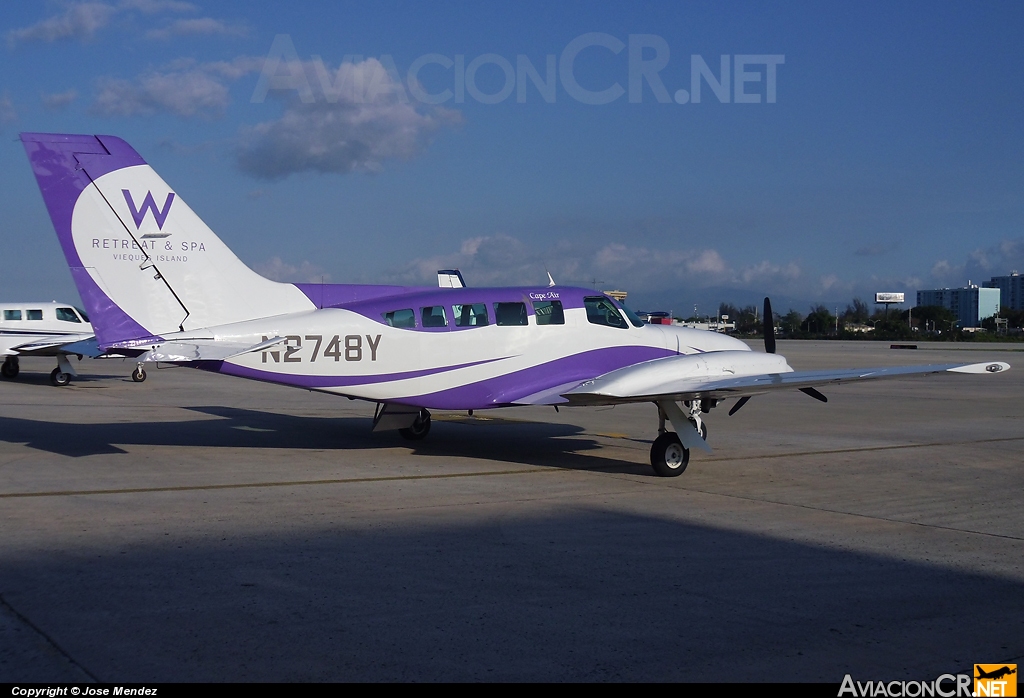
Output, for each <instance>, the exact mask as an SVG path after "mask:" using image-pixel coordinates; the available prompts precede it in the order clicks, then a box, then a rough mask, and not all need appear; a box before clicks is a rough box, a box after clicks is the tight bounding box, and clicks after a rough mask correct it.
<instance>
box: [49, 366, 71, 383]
mask: <svg viewBox="0 0 1024 698" xmlns="http://www.w3.org/2000/svg"><path fill="white" fill-rule="evenodd" d="M50 382H51V383H53V384H54V385H55V386H57V387H58V388H61V387H63V386H65V385H67V384H68V383H70V382H71V374H70V373H64V372H63V371H61V370H60V366H58V367H57V368H55V369H53V370H52V371H51V372H50Z"/></svg>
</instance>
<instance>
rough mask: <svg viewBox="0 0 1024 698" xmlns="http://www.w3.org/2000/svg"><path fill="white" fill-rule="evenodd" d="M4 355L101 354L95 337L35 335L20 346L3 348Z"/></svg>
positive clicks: (13, 345)
mask: <svg viewBox="0 0 1024 698" xmlns="http://www.w3.org/2000/svg"><path fill="white" fill-rule="evenodd" d="M2 353H4V354H11V355H17V356H56V355H57V354H81V355H82V356H91V357H94V358H95V357H97V356H99V355H100V354H102V353H103V352H102V351H101V350H100V348H99V345H98V344H97V343H96V337H95V335H91V334H73V335H57V336H54V335H37V336H34V337H29V338H27V341H25V342H22V343H20V344H12V345H9V346H8V347H5V350H4V352H2Z"/></svg>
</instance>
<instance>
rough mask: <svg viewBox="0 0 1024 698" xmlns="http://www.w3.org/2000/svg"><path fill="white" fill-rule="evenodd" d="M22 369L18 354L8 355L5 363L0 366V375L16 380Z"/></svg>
mask: <svg viewBox="0 0 1024 698" xmlns="http://www.w3.org/2000/svg"><path fill="white" fill-rule="evenodd" d="M20 371H21V367H20V366H19V365H18V357H17V356H8V357H7V358H6V359H4V365H3V367H2V368H0V375H2V376H3V377H4V378H7V379H10V380H14V379H15V378H17V377H18V373H19V372H20Z"/></svg>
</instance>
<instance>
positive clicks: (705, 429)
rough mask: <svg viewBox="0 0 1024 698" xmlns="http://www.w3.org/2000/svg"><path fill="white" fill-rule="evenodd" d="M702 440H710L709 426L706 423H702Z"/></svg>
mask: <svg viewBox="0 0 1024 698" xmlns="http://www.w3.org/2000/svg"><path fill="white" fill-rule="evenodd" d="M700 438H702V439H704V440H705V441H707V440H708V425H707V424H706V423H705V422H701V423H700Z"/></svg>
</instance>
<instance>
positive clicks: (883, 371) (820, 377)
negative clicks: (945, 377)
mask: <svg viewBox="0 0 1024 698" xmlns="http://www.w3.org/2000/svg"><path fill="white" fill-rule="evenodd" d="M655 363H656V362H648V363H647V364H638V365H637V366H629V367H627V368H622V369H619V370H617V371H612V372H611V373H607V374H605V375H603V376H599V377H597V378H595V379H593V380H590V381H586V382H584V383H582V384H580V385H579V386H578V387H576V388H573V389H572V390H569V391H567V392H564V393H562V394H561V395H560V397H561V398H563V399H564V400H565V402H563V403H561V404H566V403H568V404H570V405H573V404H575V405H610V404H616V403H624V402H651V401H658V400H695V399H718V400H722V399H725V398H730V397H749V396H751V395H761V394H763V393H768V392H771V391H775V390H800V389H809V388H815V387H821V386H825V385H832V384H840V383H852V382H856V381H865V380H876V379H880V378H899V377H905V376H913V375H926V374H930V373H974V374H978V373H981V374H985V373H1000V372H1002V371H1006V370H1009V368H1010V365H1009V364H1007V363H1003V362H1001V361H993V362H988V363H977V364H933V365H928V366H886V367H882V368H847V369H831V370H825V371H792V372H788V373H765V374H759V375H750V376H712V377H686V378H679V379H672V378H671V377H666V380H665V381H664V382H663V383H661V384H659V385H658V386H657V387H655V388H650V387H648V388H647V389H645V390H641V391H631V390H630V389H629V387H628V386H629V384H630V383H631V380H630V379H631V378H632V375H631V374H639V373H640V372H645V373H647V372H649V371H650V367H651V366H652V365H653V364H655ZM819 399H820V398H819Z"/></svg>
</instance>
